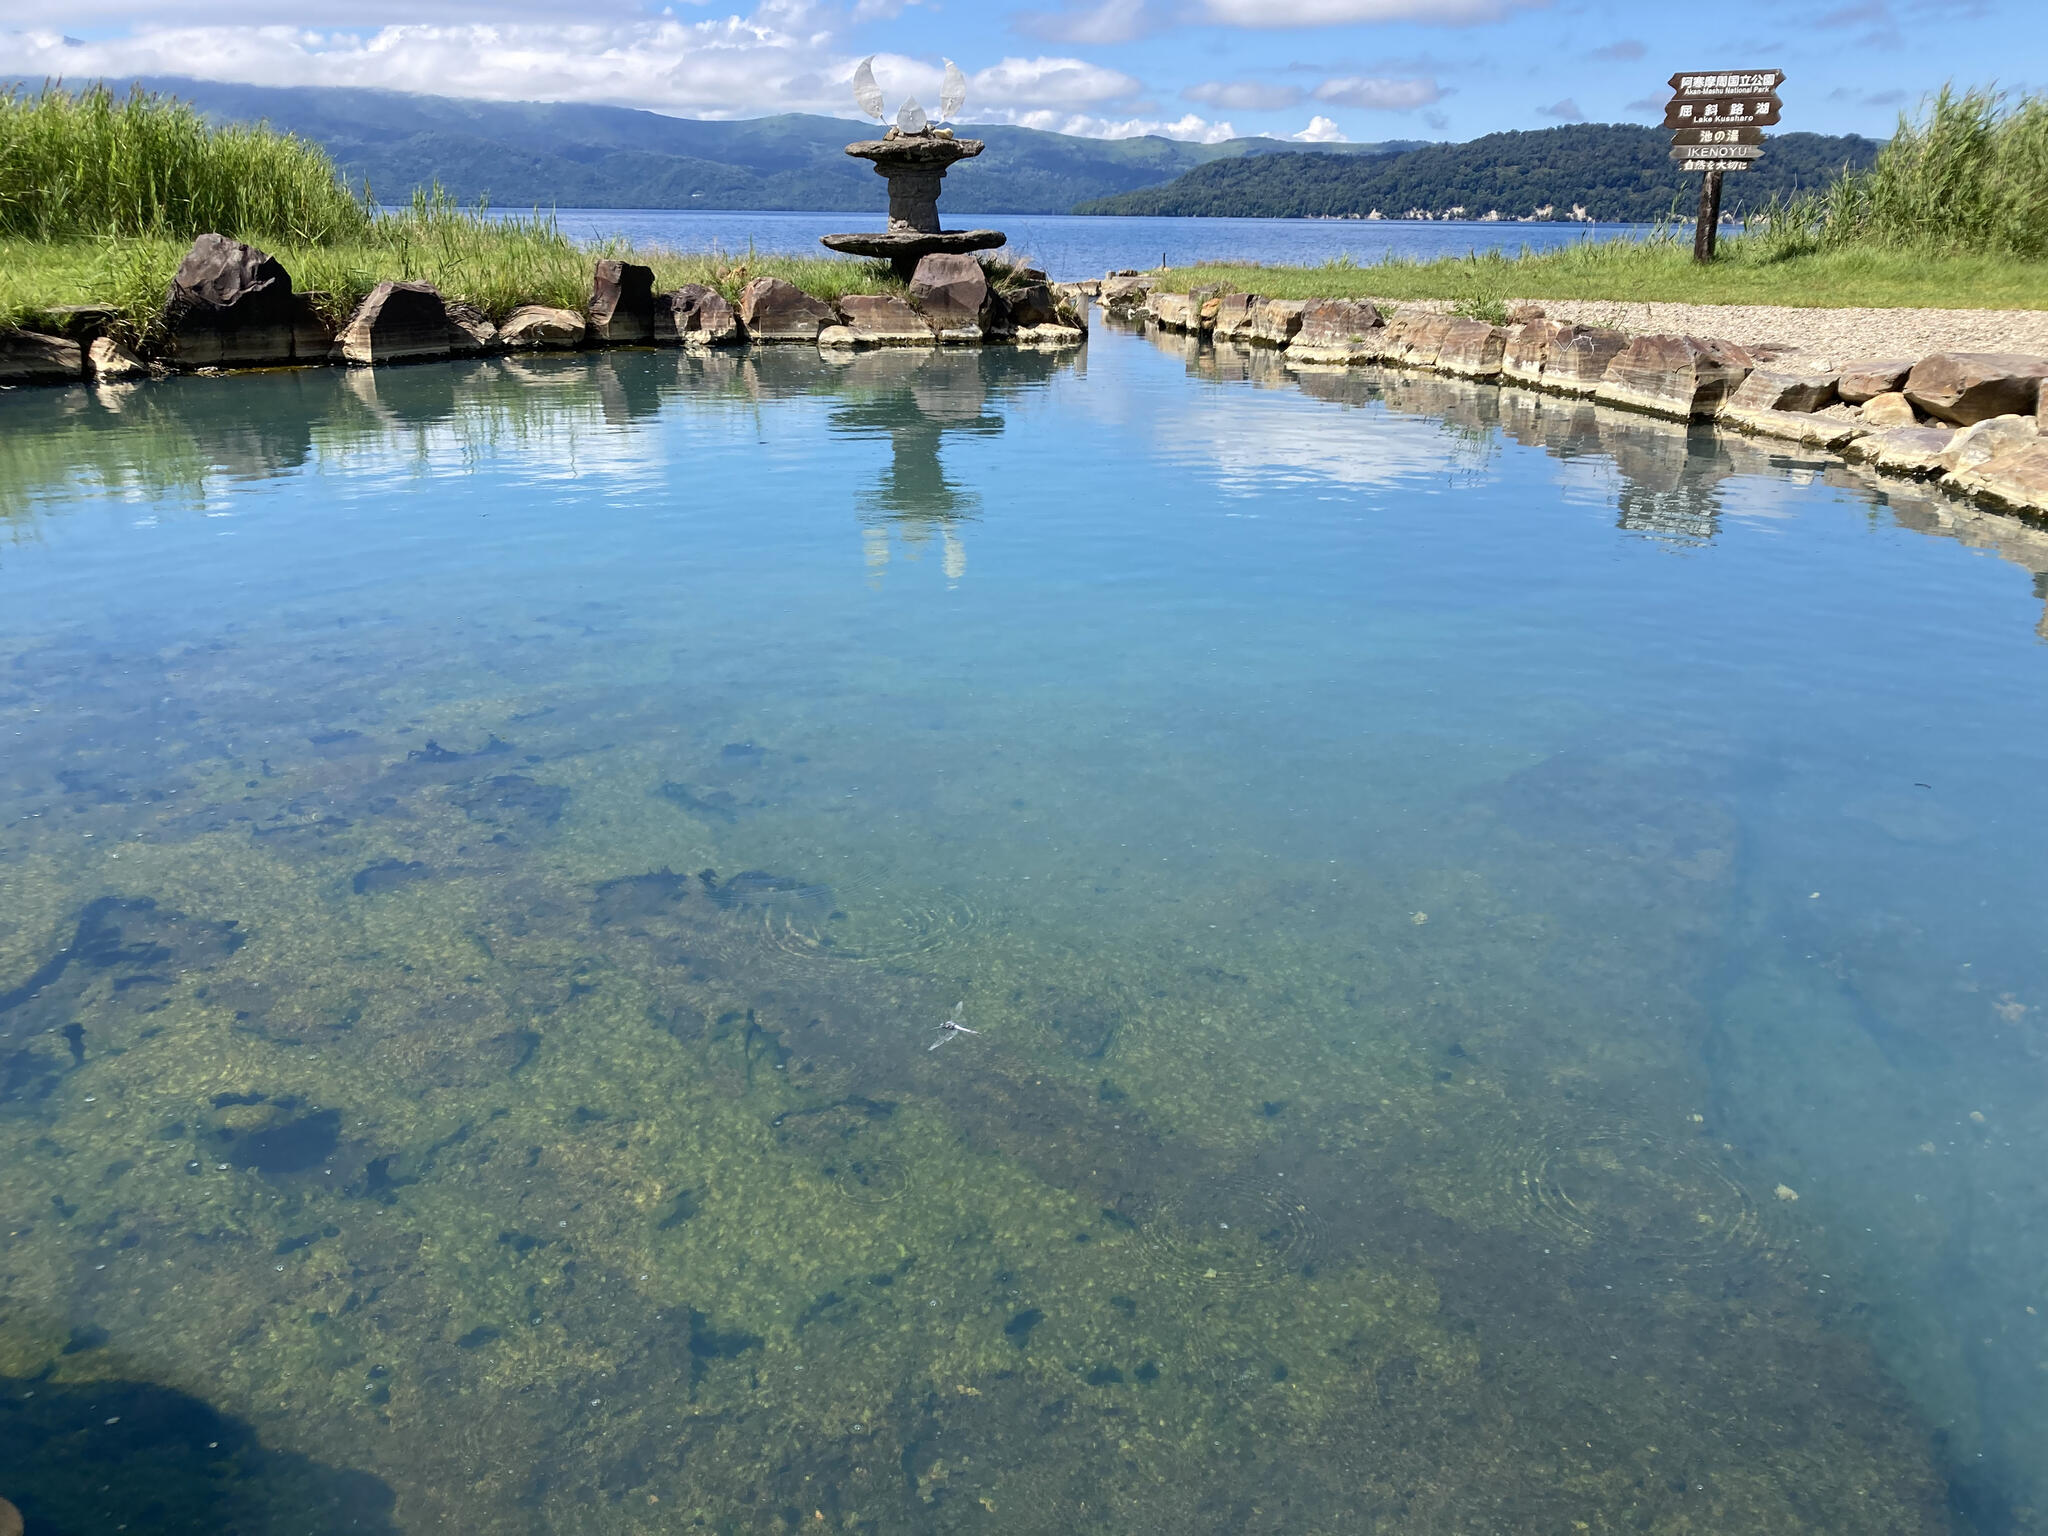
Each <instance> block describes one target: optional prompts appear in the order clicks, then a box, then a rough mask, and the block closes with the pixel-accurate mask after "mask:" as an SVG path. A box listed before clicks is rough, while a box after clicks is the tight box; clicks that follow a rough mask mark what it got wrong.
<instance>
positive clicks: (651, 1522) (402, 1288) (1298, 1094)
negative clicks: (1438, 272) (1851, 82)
mask: <svg viewBox="0 0 2048 1536" xmlns="http://www.w3.org/2000/svg"><path fill="white" fill-rule="evenodd" d="M1099 264H1100V263H1098V265H1099ZM0 533H4V538H0V1217H4V1224H0V1231H4V1233H5V1234H6V1236H5V1242H4V1244H0V1494H4V1495H5V1496H6V1497H8V1498H11V1499H13V1500H14V1501H15V1502H16V1503H18V1504H19V1505H20V1506H21V1507H22V1508H23V1510H24V1511H25V1512H26V1514H27V1516H28V1524H29V1529H30V1531H32V1532H35V1533H38V1536H42V1533H49V1532H103V1531H114V1530H119V1529H123V1528H125V1529H127V1530H129V1531H131V1532H141V1531H164V1532H187V1531H190V1532H201V1531H204V1532H221V1531H235V1532H271V1531H275V1532H280V1533H282V1532H287V1531H289V1532H293V1533H303V1532H307V1531H314V1532H323V1533H324V1532H335V1533H339V1532H344V1531H349V1532H392V1531H407V1532H421V1531H429V1530H439V1529H460V1530H474V1531H482V1530H489V1531H493V1532H500V1531H502V1532H535V1533H540V1532H558V1531H568V1530H574V1531H580V1532H657V1531H660V1532H669V1531H677V1530H705V1531H720V1532H760V1531H778V1530H789V1531H796V1530H804V1531H810V1530H832V1531H870V1532H878V1533H893V1532H905V1533H951V1532H967V1531H981V1532H989V1531H1001V1532H1005V1533H1013V1532H1027V1533H1035V1532H1047V1533H1051V1532H1067V1531H1073V1530H1078V1529H1090V1530H1103V1531H1116V1532H1141V1533H1152V1532H1158V1533H1168V1532H1170V1533H1174V1536H1185V1533H1187V1532H1195V1531H1200V1532H1232V1533H1238V1532H1272V1533H1276V1536H1277V1533H1288V1536H1298V1533H1339V1532H1343V1533H1353V1532H1399V1533H1415V1532H1446V1533H1448V1532H1494V1531H1500V1532H1506V1531H1556V1532H1567V1531H1574V1530H1589V1531H1595V1532H1610V1531H1622V1530H1629V1531H1653V1532H1672V1533H1677V1532H1703V1531H1711V1532H1754V1531H1771V1532H1793V1531H1811V1532H1843V1531H1856V1532H1859V1533H1868V1532H1940V1531H1977V1532H2013V1533H2020V1532H2039V1531H2042V1530H2048V1519H2044V1514H2043V1510H2044V1498H2048V1473H2044V1467H2048V1459H2044V1458H2043V1457H2042V1455H2041V1454H2040V1452H2041V1447H2042V1445H2043V1444H2044V1437H2048V1369H2044V1366H2048V1339H2044V1334H2043V1329H2044V1318H2043V1313H2044V1312H2048V1206H2044V1194H2048V1191H2044V1189H2043V1182H2044V1177H2048V1155H2044V1154H2048V1091H2044V1090H2048V956H2044V950H2043V946H2042V944H2041V942H2040V924H2041V914H2042V911H2043V895H2044V885H2048V823H2044V821H2043V818H2042V817H2041V816H2040V815H2039V814H2038V812H2037V811H2036V809H2035V807H2034V805H2033V800H2034V798H2035V786H2036V785H2037V783H2038V781H2039V779H2040V776H2041V766H2042V762H2043V756H2044V749H2048V708H2044V706H2048V648H2044V646H2043V644H2042V641H2041V639H2040V626H2041V624H2042V605H2043V593H2044V591H2048V575H2043V574H2041V573H2048V539H2042V538H2039V537H2038V536H2035V535H2032V534H2030V533H2029V532H2028V531H2027V530H2026V529H2024V528H2023V527H2021V526H2020V525H2017V524H2010V523H2000V522H1997V521H1996V520H1992V519H1987V518H1980V517H1976V516H1974V515H1971V514H1968V513H1965V512H1962V511H1960V510H1958V509H1955V508H1951V507H1949V506H1948V505H1946V504H1945V503H1943V502H1941V501H1940V500H1938V499H1937V498H1934V497H1933V496H1931V495H1930V494H1929V493H1926V492H1917V491H1914V490H1912V489H1910V488H1903V487H1900V488H1893V489H1890V490H1880V489H1877V488H1874V486H1873V485H1872V484H1869V483H1865V482H1863V481H1861V480H1856V479H1851V478H1849V477H1848V472H1847V471H1843V470H1840V469H1829V468H1826V467H1825V466H1824V465H1823V464H1821V463H1819V462H1817V461H1814V460H1811V459H1809V458H1807V457H1804V456H1803V455H1802V453H1801V452H1800V451H1799V450H1797V449H1782V448H1779V447H1775V446H1771V445H1764V444H1753V443H1750V442H1746V441H1743V440H1739V439H1737V440H1732V441H1731V440H1725V439H1718V438H1716V437H1715V436H1713V435H1712V434H1710V433H1708V432H1705V431H1691V432H1688V431H1687V430H1685V429H1683V428H1681V427H1677V426H1672V425H1666V424H1663V423H1658V422H1654V421H1650V420H1648V419H1644V418H1638V417H1631V416H1627V415H1620V414H1615V413H1611V412H1608V411H1605V410H1598V411H1596V410H1595V409H1593V408H1592V407H1591V406H1589V405H1584V404H1578V403H1573V402H1566V401H1559V400H1554V399H1548V398H1544V397H1539V396H1535V395H1530V394H1524V393H1520V392H1515V391H1502V390H1498V389H1495V388H1492V387H1482V386H1474V385H1465V384H1459V383H1454V382H1451V381H1446V380H1440V379H1433V378H1428V377H1423V376H1402V375H1397V374H1387V375H1382V374H1380V373H1378V372H1376V371H1373V370H1367V369H1360V370H1353V371H1350V372H1341V371H1340V372H1334V373H1333V372H1307V373H1302V374H1299V375H1296V374H1291V373H1289V372H1287V371H1286V370H1285V369H1284V368H1283V367H1282V366H1281V365H1280V363H1279V360H1278V359H1277V358H1276V357H1275V356H1274V355H1273V354H1270V353H1250V352H1242V351H1236V350H1233V349H1230V348H1227V347H1226V348H1214V347H1201V346H1196V345H1192V344H1189V343H1186V342H1184V341H1182V340H1180V339H1175V340H1172V341H1170V342H1164V343H1160V344H1154V343H1153V342H1152V341H1149V340H1146V339H1144V338H1140V337H1137V336H1133V335H1131V334H1128V333H1123V332H1117V331H1112V330H1098V331H1097V333H1096V334H1095V336H1094V337H1093V338H1092V340H1091V342H1090V344H1089V346H1088V347H1087V348H1086V349H1085V350H1084V351H1074V352H1065V353H1058V354H1047V353H1030V352H1016V351H990V352H987V353H972V352H954V353H945V354H940V355H916V354H903V353H897V354H865V355H862V356H860V357H858V358H856V359H853V360H851V361H850V362H847V361H826V360H823V359H821V358H820V356H819V355H818V354H817V353H816V352H815V351H813V350H810V349H804V348H787V349H770V350H761V351H756V352H753V353H750V354H746V355H738V356H727V355H716V356H700V355H692V354H683V353H677V352H621V353H613V354H607V355H593V356H588V357H565V358H555V359H534V360H530V361H528V360H519V361H483V362H473V363H466V364H456V365H433V366H425V367H417V368H400V369H389V370H379V371H377V372H375V373H371V372H367V371H361V372H349V373H345V372H342V371H338V370H308V371H304V372H296V373H294V372H281V373H272V374H257V375H244V376H238V377H225V378H210V379H209V378H186V379H178V380H173V381H168V382H163V383H158V384H151V385H147V386H144V387H141V388H129V389H122V390H106V391H104V392H101V393H97V394H95V393H91V392H88V391H86V390H84V389H77V390H70V391H17V392H13V393H10V394H7V395H4V396H0ZM948 1020H952V1021H955V1022H957V1023H959V1024H961V1025H964V1026H966V1027H967V1028H969V1029H972V1030H974V1031H977V1033H974V1034H956V1035H950V1036H949V1035H947V1034H943V1033H941V1032H940V1026H941V1025H942V1024H944V1023H945V1022H946V1021H948ZM935 1046H936V1047H937V1048H936V1049H935V1048H934V1047H935Z"/></svg>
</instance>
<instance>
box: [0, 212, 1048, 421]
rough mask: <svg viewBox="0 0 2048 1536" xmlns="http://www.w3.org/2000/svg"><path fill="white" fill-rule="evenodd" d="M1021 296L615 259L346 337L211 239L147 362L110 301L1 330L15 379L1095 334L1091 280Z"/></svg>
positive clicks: (1036, 341)
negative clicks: (824, 291)
mask: <svg viewBox="0 0 2048 1536" xmlns="http://www.w3.org/2000/svg"><path fill="white" fill-rule="evenodd" d="M1013 276H1014V277H1016V278H1017V279H1019V281H1018V282H1016V284H1015V285H1014V286H1012V287H1011V288H1010V289H1009V290H1008V291H1007V292H1004V291H999V290H998V289H997V288H996V287H995V285H994V284H993V283H991V282H990V281H989V280H988V272H987V269H986V268H985V267H983V266H982V264H981V262H980V261H979V259H978V258H976V257H973V256H960V255H937V256H927V257H926V258H925V259H924V260H923V261H922V262H920V263H919V264H918V269H917V276H916V278H915V279H914V280H913V281H912V284H911V294H910V299H909V301H908V302H906V301H905V300H903V299H902V298H899V297H897V296H896V295H894V294H859V295H853V296H850V297H848V298H847V299H845V300H843V301H841V302H840V303H839V304H837V305H833V304H830V303H827V302H826V301H825V300H823V299H819V298H816V297H814V296H812V295H811V294H808V293H805V292H803V291H802V290H801V289H799V288H796V287H794V286H793V285H791V284H790V283H787V282H785V281H783V280H782V279H781V278H775V277H762V278H756V279H755V280H754V281H753V282H751V283H749V284H748V285H747V287H746V290H745V291H744V292H743V293H742V294H741V295H740V299H739V303H738V304H737V305H734V304H731V303H729V302H727V300H726V299H725V297H724V296H723V295H721V294H719V293H717V292H716V291H715V290H713V289H710V288H706V287H704V286H702V285H701V284H695V283H692V284H688V285H686V286H684V287H682V288H678V289H676V290H675V291H673V292H670V293H656V292H655V291H654V272H653V270H652V269H651V268H649V267H644V266H639V265H636V264H635V263H632V262H626V261H618V260H614V259H611V258H604V259H601V260H598V261H596V262H595V263H594V265H593V268H592V271H591V294H590V300H589V303H588V304H587V305H586V306H585V308H584V309H583V310H581V311H578V310H570V309H556V308H552V307H550V306H547V305H541V304H527V305H522V306H521V307H519V308H518V309H516V310H514V311H513V312H512V313H511V314H509V315H507V316H506V317H505V323H504V325H502V326H495V325H493V324H492V323H491V321H490V319H489V318H488V317H487V316H486V315H484V313H483V312H482V311H481V310H479V309H477V308H476V307H475V306H474V305H470V304H464V303H459V302H457V303H448V302H445V301H444V300H443V298H442V296H441V294H440V293H439V292H438V291H437V290H436V289H435V288H434V287H433V285H432V284H429V283H414V282H383V283H379V284H378V285H377V286H376V287H375V288H374V289H373V290H372V291H371V292H370V294H369V295H368V296H367V297H366V298H365V299H364V300H363V301H362V303H361V304H359V305H357V306H356V309H355V312H354V313H353V314H351V315H350V316H349V318H348V320H347V321H346V322H345V323H344V324H343V325H342V326H341V328H340V330H339V331H338V332H336V331H334V330H332V329H330V328H329V327H328V326H327V325H325V324H324V323H323V322H322V321H321V319H320V313H319V309H318V307H317V306H316V305H315V304H314V302H313V300H314V299H316V298H317V297H319V296H318V295H315V294H308V293H304V292H299V291H296V290H294V288H293V287H292V279H291V274H290V273H288V272H286V271H285V269H284V267H283V265H282V264H281V263H280V262H279V261H278V260H277V259H276V258H275V257H273V256H271V255H268V254H267V253H265V252H263V251H260V250H258V249H257V248H256V247H254V246H252V245H245V244H243V243H242V242H240V241H237V240H230V239H228V238H227V237H226V236H225V235H214V234H208V235H201V236H200V237H199V238H198V239H197V240H195V241H194V242H193V244H192V249H191V250H190V251H189V252H188V253H187V254H186V257H185V260H184V262H183V263H182V264H181V265H180V266H179V268H178V274H177V276H176V277H175V278H174V279H173V280H172V282H171V287H170V290H169V292H168V293H167V294H166V295H165V300H164V310H163V325H162V339H161V341H160V342H159V344H158V345H157V346H156V347H154V348H153V349H152V351H151V353H150V354H149V355H147V356H141V357H138V356H137V355H136V354H135V353H133V352H131V351H129V350H128V349H127V348H125V347H123V346H121V345H120V344H119V343H118V342H116V341H115V340H114V338H113V336H112V335H111V334H110V331H111V329H112V327H113V325H114V323H115V321H116V319H117V318H118V316H117V315H116V313H115V312H114V311H113V310H110V309H104V308H98V307H93V306H83V305H73V306H69V307H67V308H65V309H63V310H61V311H56V312H52V313H51V314H50V315H48V316H46V317H45V319H44V321H43V322H42V323H43V324H44V325H45V326H47V327H48V328H49V330H52V331H56V332H58V334H46V333H45V332H44V331H40V330H11V329H4V328H0V388H8V387H12V386H14V385H19V384H77V383H83V382H89V381H106V382H112V381H114V380H127V379H134V378H139V377H142V376H145V375H149V374H163V373H178V372H214V371H218V370H222V369H231V368H259V367H260V368H270V367H306V366H311V365H316V364H317V365H328V364H333V365H344V364H345V365H349V366H356V367H373V368H374V367H384V366H388V365H391V364H394V363H413V362H437V361H441V360H443V359H447V358H457V357H478V356H481V355H484V354H486V353H511V352H525V351H535V350H553V351H567V350H574V349H581V348H590V347H648V346H654V347H673V346H683V347H726V346H743V345H748V344H773V343H783V342H792V341H795V342H804V343H807V344H810V345H813V346H819V347H822V348H825V349H828V350H831V349H839V348H845V347H870V346H928V347H935V346H940V345H961V344H968V345H976V346H982V345H993V344H1005V345H1022V346H1036V347H1048V346H1049V347H1063V346H1074V345H1077V344H1079V343H1080V342H1082V341H1084V340H1085V339H1086V338H1087V334H1088V300H1087V298H1086V296H1084V295H1083V294H1082V293H1081V291H1080V290H1079V289H1078V288H1075V287H1072V286H1069V285H1066V284H1055V283H1053V282H1051V281H1050V280H1049V279H1048V278H1047V277H1046V275H1045V274H1044V273H1043V272H1039V271H1035V270H1030V269H1024V270H1021V271H1018V272H1016V273H1014V274H1013Z"/></svg>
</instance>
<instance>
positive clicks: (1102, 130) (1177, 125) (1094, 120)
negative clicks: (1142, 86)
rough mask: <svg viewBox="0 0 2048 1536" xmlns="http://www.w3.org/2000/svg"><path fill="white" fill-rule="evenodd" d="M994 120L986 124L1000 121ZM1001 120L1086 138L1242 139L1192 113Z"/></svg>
mask: <svg viewBox="0 0 2048 1536" xmlns="http://www.w3.org/2000/svg"><path fill="white" fill-rule="evenodd" d="M997 120H998V119H996V118H995V117H993V116H991V117H987V118H984V119H983V121H997ZM1000 121H1003V122H1007V123H1015V124H1016V125H1017V126H1018V127H1020V128H1043V129H1044V130H1045V131H1046V132H1047V133H1071V134H1075V135H1078V136H1079V137H1081V138H1087V139H1138V138H1144V137H1146V136H1147V135H1152V134H1157V135H1158V136H1160V137H1161V138H1168V139H1185V140H1187V141H1188V142H1189V143H1191V144H1221V143H1222V142H1223V141H1224V140H1226V139H1234V138H1237V137H1239V134H1238V131H1237V130H1236V129H1235V128H1233V127H1232V126H1231V125H1230V124H1229V123H1212V122H1210V121H1209V120H1208V119H1207V118H1204V117H1197V116H1196V115H1195V114H1194V113H1192V112H1190V113H1188V114H1187V115H1186V116H1185V117H1182V118H1180V119H1178V120H1176V121H1174V122H1170V123H1169V122H1163V121H1160V120H1157V119H1153V118H1143V117H1130V118H1121V119H1118V118H1107V117H1092V116H1089V115H1088V114H1086V113H1078V112H1077V113H1059V112H1011V113H1006V114H1004V115H1003V116H1002V117H1001V118H1000Z"/></svg>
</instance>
